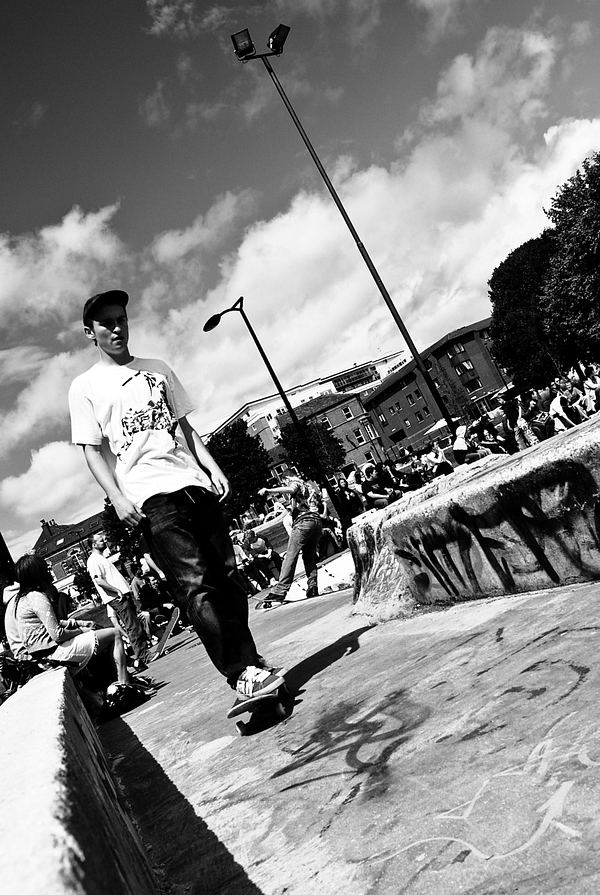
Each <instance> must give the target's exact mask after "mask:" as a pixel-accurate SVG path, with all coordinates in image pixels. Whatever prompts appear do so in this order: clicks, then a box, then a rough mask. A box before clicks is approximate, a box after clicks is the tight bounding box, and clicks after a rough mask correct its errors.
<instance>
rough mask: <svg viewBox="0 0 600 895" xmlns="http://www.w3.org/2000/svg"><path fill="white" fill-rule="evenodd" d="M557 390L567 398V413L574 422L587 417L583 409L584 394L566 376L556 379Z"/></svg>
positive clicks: (579, 421)
mask: <svg viewBox="0 0 600 895" xmlns="http://www.w3.org/2000/svg"><path fill="white" fill-rule="evenodd" d="M558 392H559V393H560V394H561V395H562V396H563V398H566V400H567V405H568V406H567V414H568V416H569V417H570V419H571V420H572V421H573V422H574V423H575V424H577V423H581V422H583V421H584V420H586V419H587V418H588V415H587V413H586V411H585V408H584V404H585V395H584V393H583V391H582V390H581V389H579V388H577V386H576V385H575V384H574V383H573V382H571V380H570V379H568V378H567V377H566V376H562V377H561V378H560V379H559V380H558Z"/></svg>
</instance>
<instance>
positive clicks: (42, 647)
mask: <svg viewBox="0 0 600 895" xmlns="http://www.w3.org/2000/svg"><path fill="white" fill-rule="evenodd" d="M15 576H16V579H17V582H18V584H19V591H18V593H17V595H16V596H15V601H16V605H15V618H16V622H17V625H18V629H19V635H20V639H21V641H22V643H23V646H24V648H25V649H26V651H27V653H28V654H29V655H30V656H31V657H32V658H34V659H53V660H54V661H57V662H68V663H70V664H72V665H74V666H75V670H74V673H78V672H79V671H81V670H82V669H83V668H85V666H86V665H87V664H88V662H89V661H90V659H91V658H92V657H93V656H95V655H96V654H98V653H105V652H109V651H110V652H112V656H113V659H114V662H115V666H116V670H117V678H118V681H119V683H121V684H131V683H132V681H131V678H130V675H129V672H128V670H127V661H126V658H125V650H124V648H123V641H122V640H121V635H120V633H119V632H118V631H117V629H116V628H102V629H100V630H93V629H94V628H95V624H94V622H90V621H82V620H76V619H59V618H57V616H56V612H55V608H54V605H53V604H54V603H55V600H56V597H57V591H56V588H55V587H54V584H53V583H52V575H51V572H50V569H49V567H48V564H47V563H46V562H45V560H43V559H42V558H41V557H39V556H35V555H34V554H26V555H25V556H22V557H21V558H20V559H18V560H17V562H16V564H15Z"/></svg>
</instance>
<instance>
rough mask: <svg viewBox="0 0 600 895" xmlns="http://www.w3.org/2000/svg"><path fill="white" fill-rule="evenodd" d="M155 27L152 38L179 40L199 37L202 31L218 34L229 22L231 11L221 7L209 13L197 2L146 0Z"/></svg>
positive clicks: (215, 6) (218, 6) (214, 6)
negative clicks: (165, 36) (166, 37)
mask: <svg viewBox="0 0 600 895" xmlns="http://www.w3.org/2000/svg"><path fill="white" fill-rule="evenodd" d="M146 8H147V10H148V13H149V15H150V19H151V21H152V24H151V26H150V28H149V31H150V33H151V34H155V35H156V36H158V37H160V36H163V35H169V36H171V37H176V38H179V39H186V38H187V39H189V38H193V37H196V36H197V35H198V34H200V33H201V32H202V31H216V30H217V29H218V28H220V27H221V26H222V25H223V24H224V22H225V21H227V18H228V15H229V10H228V8H227V7H225V6H222V5H217V4H215V5H213V6H210V7H209V8H208V9H205V8H204V4H203V3H200V2H198V0H146Z"/></svg>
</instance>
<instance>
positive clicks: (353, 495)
mask: <svg viewBox="0 0 600 895" xmlns="http://www.w3.org/2000/svg"><path fill="white" fill-rule="evenodd" d="M336 496H337V499H338V503H339V505H340V509H341V511H342V515H343V519H342V520H341V521H342V528H344V531H345V530H346V528H348V527H349V525H350V524H351V522H352V520H353V519H354V517H355V516H360V514H361V513H364V510H365V505H364V501H363V498H362V491H361V493H360V494H358V493H357V492H356V491H353V490H352V489H351V488H350V486H349V485H348V482H347V481H346V479H345V478H339V479H338V480H337V489H336Z"/></svg>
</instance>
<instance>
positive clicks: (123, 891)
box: [0, 670, 157, 895]
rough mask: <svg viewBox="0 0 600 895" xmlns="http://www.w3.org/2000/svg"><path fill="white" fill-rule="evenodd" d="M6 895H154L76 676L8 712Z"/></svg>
mask: <svg viewBox="0 0 600 895" xmlns="http://www.w3.org/2000/svg"><path fill="white" fill-rule="evenodd" d="M0 844H1V847H0V891H2V895H40V893H44V895H59V893H60V895H64V893H74V895H155V893H156V891H157V890H156V887H155V883H154V879H153V876H152V872H151V870H150V867H149V864H148V862H147V859H146V855H145V854H144V851H143V849H142V846H141V844H140V842H139V839H138V836H137V833H136V831H135V829H134V827H133V825H132V823H131V821H130V819H129V816H128V814H127V811H126V808H125V806H124V804H123V801H122V798H121V796H120V794H119V792H118V790H117V788H116V786H115V783H114V780H113V777H112V774H111V771H110V767H109V765H108V763H107V761H106V758H105V756H104V753H103V751H102V747H101V746H100V743H99V740H98V737H97V735H96V731H95V730H94V728H93V726H92V724H91V722H90V720H89V717H88V715H87V712H86V711H85V709H84V708H83V706H82V704H81V702H80V700H79V696H78V695H77V692H76V690H75V687H74V685H73V683H72V681H71V679H70V677H69V675H68V674H67V673H66V672H65V671H62V670H56V671H49V672H46V673H44V674H42V675H40V676H39V677H36V678H34V679H33V680H32V681H30V682H29V683H28V684H27V685H26V686H25V687H23V688H22V689H21V690H19V691H18V693H16V694H15V695H14V696H11V697H10V699H8V700H7V701H6V702H5V703H3V704H2V706H0Z"/></svg>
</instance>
